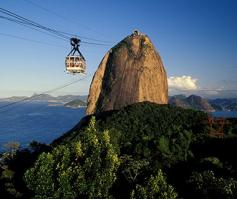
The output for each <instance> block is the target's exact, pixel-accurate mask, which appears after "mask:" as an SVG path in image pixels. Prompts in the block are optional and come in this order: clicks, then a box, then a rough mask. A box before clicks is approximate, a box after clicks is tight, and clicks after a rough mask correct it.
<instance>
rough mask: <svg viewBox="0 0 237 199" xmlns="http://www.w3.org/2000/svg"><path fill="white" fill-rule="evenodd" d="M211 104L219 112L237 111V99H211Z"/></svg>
mask: <svg viewBox="0 0 237 199" xmlns="http://www.w3.org/2000/svg"><path fill="white" fill-rule="evenodd" d="M209 103H210V104H211V105H212V107H214V108H215V109H216V110H218V111H237V98H227V99H226V98H225V99H221V98H218V99H211V100H209Z"/></svg>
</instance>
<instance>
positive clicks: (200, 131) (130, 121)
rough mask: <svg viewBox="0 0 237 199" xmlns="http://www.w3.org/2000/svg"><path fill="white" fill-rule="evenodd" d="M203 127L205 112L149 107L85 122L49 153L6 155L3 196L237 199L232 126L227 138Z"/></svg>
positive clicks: (236, 128)
mask: <svg viewBox="0 0 237 199" xmlns="http://www.w3.org/2000/svg"><path fill="white" fill-rule="evenodd" d="M206 121H207V114H206V113H204V112H200V111H194V110H189V109H186V110H185V109H182V108H177V107H172V106H168V105H157V104H153V103H148V102H145V103H138V104H134V105H131V106H128V107H125V108H124V109H122V110H120V111H110V112H104V113H101V114H98V115H95V116H93V117H91V116H88V117H85V118H84V119H83V120H82V121H81V122H80V123H79V125H78V126H77V127H76V128H74V129H73V130H72V131H70V132H69V133H67V134H65V135H64V136H62V137H61V138H60V139H58V140H56V141H55V142H54V143H53V144H52V146H51V147H46V146H41V145H38V144H35V145H34V149H33V150H31V151H27V152H26V151H25V152H17V151H15V152H14V151H12V153H9V154H13V156H14V157H13V156H12V157H10V158H8V159H7V160H8V161H7V163H6V161H5V163H4V166H5V167H3V166H2V171H1V173H2V174H1V176H2V177H1V183H0V186H1V190H4V191H2V192H1V195H2V194H5V195H7V196H11V197H12V198H14V197H15V198H16V197H18V198H29V197H35V198H161V199H172V198H194V199H195V198H197V199H199V198H210V199H212V198H215V199H218V198H228V199H229V198H236V197H237V162H236V161H235V156H234V154H233V153H232V152H233V151H235V150H236V148H237V138H236V135H237V123H236V120H234V119H232V120H229V123H228V124H226V125H225V127H224V131H225V135H226V136H225V137H224V138H215V137H209V135H208V133H209V131H210V130H211V129H210V128H211V127H210V126H208V124H207V123H206ZM214 128H215V127H214ZM17 153H19V154H21V156H22V154H27V156H23V157H21V156H20V155H19V154H17ZM3 159H5V158H3ZM16 159H23V160H25V162H26V163H25V164H23V163H22V162H20V161H18V162H14V161H16ZM5 160H6V159H5ZM19 168H21V169H19ZM19 185H20V186H19Z"/></svg>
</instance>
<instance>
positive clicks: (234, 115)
mask: <svg viewBox="0 0 237 199" xmlns="http://www.w3.org/2000/svg"><path fill="white" fill-rule="evenodd" d="M212 115H213V116H214V117H224V118H237V111H215V112H212Z"/></svg>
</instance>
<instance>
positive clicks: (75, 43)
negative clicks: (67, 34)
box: [65, 38, 86, 74]
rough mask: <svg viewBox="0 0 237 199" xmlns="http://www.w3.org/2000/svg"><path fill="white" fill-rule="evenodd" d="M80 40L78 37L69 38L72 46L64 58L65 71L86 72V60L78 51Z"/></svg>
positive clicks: (72, 72)
mask: <svg viewBox="0 0 237 199" xmlns="http://www.w3.org/2000/svg"><path fill="white" fill-rule="evenodd" d="M80 42H81V40H80V39H78V38H71V39H70V43H71V46H72V50H71V52H70V53H69V54H68V55H67V57H66V60H65V65H66V71H67V72H68V73H71V74H77V73H82V74H85V73H86V60H85V58H84V57H83V55H82V54H81V52H80V51H79V46H80Z"/></svg>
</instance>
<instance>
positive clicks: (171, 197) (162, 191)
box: [130, 169, 178, 199]
mask: <svg viewBox="0 0 237 199" xmlns="http://www.w3.org/2000/svg"><path fill="white" fill-rule="evenodd" d="M177 197H178V194H177V193H176V192H175V190H174V188H173V187H172V186H171V185H169V184H168V183H167V182H166V178H165V176H164V174H163V172H162V170H161V169H159V170H158V172H157V175H156V176H151V177H150V178H149V180H148V182H147V183H146V185H145V186H141V185H137V186H136V189H135V190H133V191H132V193H131V197H130V198H131V199H134V198H136V199H153V198H154V199H155V198H159V199H175V198H177Z"/></svg>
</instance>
